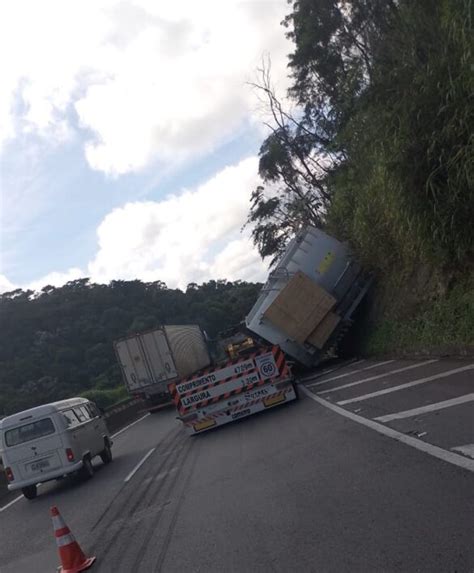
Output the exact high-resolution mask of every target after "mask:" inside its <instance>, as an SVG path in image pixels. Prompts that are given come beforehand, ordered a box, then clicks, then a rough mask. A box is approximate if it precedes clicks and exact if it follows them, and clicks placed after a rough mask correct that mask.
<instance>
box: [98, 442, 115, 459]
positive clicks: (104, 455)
mask: <svg viewBox="0 0 474 573" xmlns="http://www.w3.org/2000/svg"><path fill="white" fill-rule="evenodd" d="M99 455H100V459H101V460H102V463H103V464H110V462H111V461H112V449H111V447H110V444H109V442H108V441H107V440H106V441H105V448H104V449H103V450H102V451H101V452H100V454H99Z"/></svg>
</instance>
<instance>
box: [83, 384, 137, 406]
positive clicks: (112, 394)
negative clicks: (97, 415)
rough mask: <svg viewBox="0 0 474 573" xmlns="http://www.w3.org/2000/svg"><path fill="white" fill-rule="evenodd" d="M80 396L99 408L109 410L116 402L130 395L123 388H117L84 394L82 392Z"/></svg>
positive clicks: (93, 390)
mask: <svg viewBox="0 0 474 573" xmlns="http://www.w3.org/2000/svg"><path fill="white" fill-rule="evenodd" d="M81 396H82V397H83V398H87V399H88V400H91V401H92V402H95V403H96V404H97V405H98V406H99V407H100V408H104V409H105V408H110V407H111V406H113V405H114V404H117V402H121V401H122V400H125V399H126V398H129V397H130V395H129V394H128V392H127V389H126V388H125V386H123V385H122V386H117V387H116V388H108V389H98V388H97V389H91V390H87V391H86V392H82V394H81Z"/></svg>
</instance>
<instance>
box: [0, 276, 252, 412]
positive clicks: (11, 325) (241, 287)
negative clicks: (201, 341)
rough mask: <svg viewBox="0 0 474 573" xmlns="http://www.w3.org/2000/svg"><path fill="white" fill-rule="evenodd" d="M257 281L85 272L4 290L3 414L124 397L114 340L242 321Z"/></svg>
mask: <svg viewBox="0 0 474 573" xmlns="http://www.w3.org/2000/svg"><path fill="white" fill-rule="evenodd" d="M260 286H261V285H258V284H253V283H246V282H241V281H237V282H234V283H231V282H227V281H210V282H208V283H204V284H202V285H196V284H191V285H189V286H188V288H187V289H186V292H182V291H181V290H178V289H168V288H167V287H166V285H164V284H163V283H161V282H159V281H158V282H154V283H142V282H140V281H112V282H111V283H110V284H109V285H107V286H106V285H98V284H91V283H90V282H89V280H88V279H80V280H77V281H72V282H69V283H67V284H66V285H65V286H63V287H60V288H54V287H51V286H48V287H45V288H43V289H42V291H41V293H36V294H35V293H33V292H32V291H26V292H25V291H22V290H16V291H13V292H10V293H4V294H3V295H1V296H0V323H1V325H2V344H1V345H0V416H1V415H3V414H8V413H11V412H13V411H18V410H22V409H25V408H29V407H32V406H35V405H38V404H41V403H45V402H50V401H53V400H59V399H62V398H67V397H70V396H74V395H78V394H83V393H86V394H87V395H88V396H92V394H91V392H93V393H95V394H94V395H95V396H97V400H98V403H99V404H101V405H103V406H104V407H105V406H108V405H110V403H111V402H112V401H115V400H117V399H121V398H123V397H124V394H123V392H124V387H123V385H122V377H121V372H120V368H119V367H118V365H117V363H116V358H115V355H114V349H113V341H114V340H116V339H118V338H121V337H123V336H126V335H129V334H133V333H134V332H137V331H142V330H144V329H151V328H154V327H157V326H159V325H161V324H199V325H200V326H201V327H202V328H203V329H204V330H205V331H206V332H207V333H208V335H209V336H211V337H212V336H215V335H216V334H217V333H218V332H219V331H220V330H224V329H226V328H229V327H230V326H232V325H234V324H236V323H239V322H240V321H242V320H243V318H244V317H245V315H246V314H247V312H248V311H249V310H250V308H251V306H252V305H253V303H254V302H255V300H256V298H257V296H258V292H259V290H260Z"/></svg>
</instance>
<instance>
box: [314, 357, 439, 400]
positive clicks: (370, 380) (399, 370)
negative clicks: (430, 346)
mask: <svg viewBox="0 0 474 573" xmlns="http://www.w3.org/2000/svg"><path fill="white" fill-rule="evenodd" d="M433 362H438V358H434V359H432V360H425V362H417V363H416V364H410V366H404V367H403V368H397V369H396V370H389V371H388V372H384V373H383V374H377V376H371V377H370V378H364V379H363V380H357V382H349V384H344V385H343V386H337V387H336V388H330V389H329V390H322V391H321V392H318V394H329V392H336V391H337V390H343V389H344V388H351V387H352V386H358V385H359V384H364V382H372V380H379V379H380V378H384V377H385V376H390V375H391V374H398V373H399V372H406V371H407V370H413V368H419V367H420V366H426V365H427V364H432V363H433Z"/></svg>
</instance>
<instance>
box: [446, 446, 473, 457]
mask: <svg viewBox="0 0 474 573" xmlns="http://www.w3.org/2000/svg"><path fill="white" fill-rule="evenodd" d="M451 449H452V450H453V451H454V452H461V454H464V455H465V456H469V457H470V458H473V459H474V444H466V445H465V446H457V447H455V448H451Z"/></svg>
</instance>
